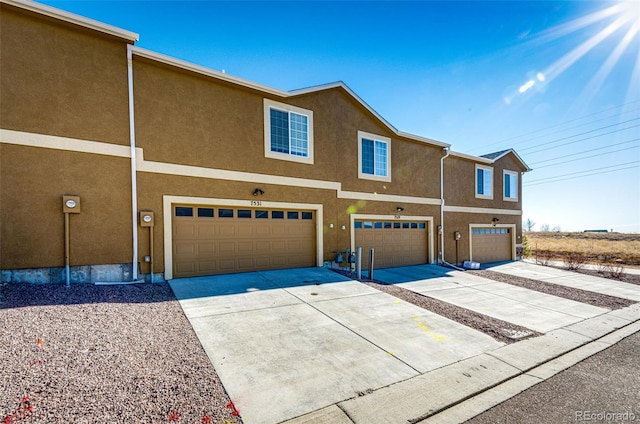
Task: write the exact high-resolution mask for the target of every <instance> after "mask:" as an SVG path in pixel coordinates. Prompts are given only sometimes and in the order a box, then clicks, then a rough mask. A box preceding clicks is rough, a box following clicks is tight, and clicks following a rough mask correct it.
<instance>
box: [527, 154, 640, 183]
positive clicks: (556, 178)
mask: <svg viewBox="0 0 640 424" xmlns="http://www.w3.org/2000/svg"><path fill="white" fill-rule="evenodd" d="M636 163H640V160H636V161H633V162H626V163H619V164H616V165H611V166H603V167H602V168H594V169H589V170H587V171H578V172H571V173H569V174H562V175H556V176H554V177H547V178H540V179H538V180H532V181H528V182H526V183H524V184H523V186H525V187H526V186H530V185H538V184H543V182H547V183H551V182H558V181H564V180H570V179H573V178H581V177H587V176H589V175H597V174H604V173H606V172H613V171H605V172H595V173H591V174H587V175H579V176H577V177H572V176H573V175H578V174H584V173H585V172H592V171H601V170H603V169H610V168H615V167H617V166H626V165H631V164H636ZM629 168H637V166H630V167H628V168H621V169H616V170H615V171H621V170H622V169H629ZM564 177H571V178H564ZM547 180H553V181H547ZM534 183H535V184H534Z"/></svg>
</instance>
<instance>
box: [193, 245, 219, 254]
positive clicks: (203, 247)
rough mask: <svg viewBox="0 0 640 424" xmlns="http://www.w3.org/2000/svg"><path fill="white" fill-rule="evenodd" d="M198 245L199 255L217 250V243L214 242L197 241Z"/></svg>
mask: <svg viewBox="0 0 640 424" xmlns="http://www.w3.org/2000/svg"><path fill="white" fill-rule="evenodd" d="M196 247H197V252H198V255H209V254H212V253H213V252H214V251H215V245H214V244H213V243H207V242H204V243H197V244H196Z"/></svg>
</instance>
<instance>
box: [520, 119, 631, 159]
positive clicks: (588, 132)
mask: <svg viewBox="0 0 640 424" xmlns="http://www.w3.org/2000/svg"><path fill="white" fill-rule="evenodd" d="M637 120H640V118H633V119H629V120H627V121H622V122H618V123H616V124H611V125H605V126H604V127H600V128H595V129H593V130H589V131H585V132H581V133H578V134H574V135H569V136H566V137H562V138H558V139H555V140H551V141H548V142H546V143H542V144H538V145H537V146H533V147H525V148H524V149H520V152H524V151H527V150H530V149H535V148H536V147H540V146H546V145H548V144H553V143H557V142H558V141H562V140H567V139H569V138H573V137H578V136H581V135H585V134H591V133H592V132H595V131H600V130H604V129H607V128H611V127H616V126H618V125H622V124H626V123H628V122H632V121H637ZM637 126H638V125H635V127H637ZM629 128H634V126H631V127H628V128H624V129H629ZM608 134H609V133H608Z"/></svg>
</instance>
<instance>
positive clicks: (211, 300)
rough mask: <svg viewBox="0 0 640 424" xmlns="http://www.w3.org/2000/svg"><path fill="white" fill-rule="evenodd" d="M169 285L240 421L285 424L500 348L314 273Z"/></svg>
mask: <svg viewBox="0 0 640 424" xmlns="http://www.w3.org/2000/svg"><path fill="white" fill-rule="evenodd" d="M170 284H171V287H172V289H173V291H174V293H175V294H176V297H177V298H178V300H179V301H180V304H181V306H182V308H183V310H184V312H185V314H186V316H187V317H188V318H189V320H190V322H191V324H192V325H193V328H194V330H195V332H196V334H197V336H198V338H199V339H200V342H201V343H202V346H203V347H204V349H205V351H206V353H207V355H208V356H209V358H210V359H211V362H212V364H213V366H214V367H215V369H216V371H217V372H218V375H219V376H220V379H221V381H222V383H223V385H224V386H225V388H226V390H227V392H228V393H229V395H230V397H231V399H232V400H233V402H234V403H235V405H236V407H237V409H238V410H239V411H240V414H241V416H242V419H243V420H244V422H245V423H246V424H252V423H265V424H268V423H277V422H281V421H284V420H288V419H291V418H294V417H297V416H300V415H303V414H306V413H309V412H311V411H315V410H318V409H320V408H323V407H326V406H329V405H332V404H335V403H337V402H339V401H343V400H346V399H349V398H353V397H355V396H358V395H361V394H364V393H367V392H370V391H372V390H376V389H379V388H381V387H385V386H388V385H390V384H393V383H396V382H399V381H403V380H406V379H409V378H411V377H414V376H417V375H419V374H422V373H425V372H427V371H430V370H433V369H436V368H440V367H443V366H445V365H448V364H452V363H455V362H458V361H460V360H463V359H465V358H470V357H473V356H476V355H478V354H481V353H482V352H485V351H487V350H493V349H496V348H498V347H500V346H502V344H501V343H499V342H497V341H495V340H494V339H493V338H491V337H489V336H487V335H485V334H483V333H480V332H478V331H475V330H473V329H470V328H468V327H465V326H463V325H460V324H458V323H456V322H454V321H451V320H449V319H446V318H444V317H441V316H439V315H436V314H434V313H431V312H429V311H426V310H424V309H422V308H419V307H417V306H414V305H412V304H409V303H407V302H404V301H401V300H399V299H397V298H395V297H393V296H391V295H388V294H386V293H382V292H379V291H377V290H375V289H373V288H370V287H368V286H366V285H364V284H361V283H358V282H356V281H352V280H349V279H348V278H345V277H343V276H341V275H339V274H336V273H334V272H332V271H330V270H327V269H322V268H305V269H294V270H283V271H268V272H257V273H249V274H234V275H224V276H213V277H198V278H186V279H176V280H172V281H171V282H170Z"/></svg>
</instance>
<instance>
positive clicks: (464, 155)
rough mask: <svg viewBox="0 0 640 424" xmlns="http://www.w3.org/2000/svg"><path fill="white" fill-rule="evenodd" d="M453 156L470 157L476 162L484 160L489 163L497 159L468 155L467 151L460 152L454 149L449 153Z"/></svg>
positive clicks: (483, 161) (469, 158)
mask: <svg viewBox="0 0 640 424" xmlns="http://www.w3.org/2000/svg"><path fill="white" fill-rule="evenodd" d="M449 154H450V155H451V156H456V157H459V158H462V159H468V160H472V161H474V162H482V163H488V164H492V163H494V162H495V161H494V160H491V159H487V158H483V157H480V156H473V155H468V154H466V153H460V152H454V151H453V150H452V151H451V152H450V153H449Z"/></svg>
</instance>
